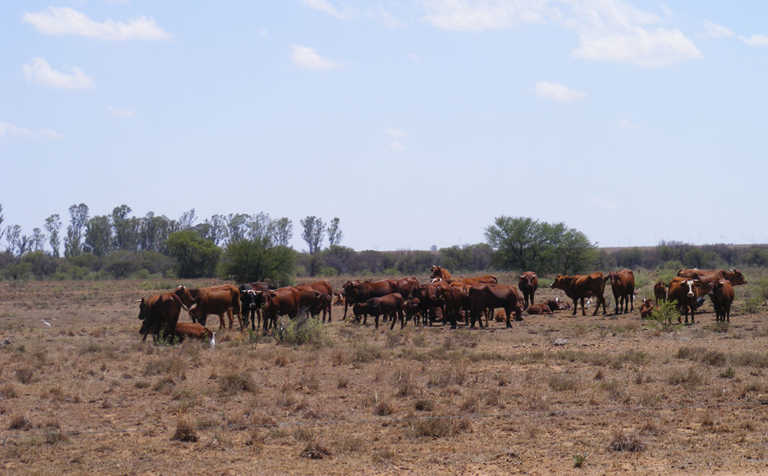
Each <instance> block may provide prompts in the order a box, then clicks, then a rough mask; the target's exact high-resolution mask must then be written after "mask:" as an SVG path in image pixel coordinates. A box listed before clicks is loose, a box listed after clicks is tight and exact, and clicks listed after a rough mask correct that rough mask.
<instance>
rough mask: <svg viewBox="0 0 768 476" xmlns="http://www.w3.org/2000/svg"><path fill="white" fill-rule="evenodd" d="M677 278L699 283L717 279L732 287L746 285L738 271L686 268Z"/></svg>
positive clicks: (733, 269)
mask: <svg viewBox="0 0 768 476" xmlns="http://www.w3.org/2000/svg"><path fill="white" fill-rule="evenodd" d="M677 276H678V277H681V278H689V279H700V280H701V281H705V282H710V281H717V280H718V279H727V280H728V281H730V282H731V285H733V286H739V285H741V284H747V280H746V279H744V275H743V274H742V273H741V271H739V270H738V269H735V268H731V269H698V268H687V269H681V270H679V271H678V272H677Z"/></svg>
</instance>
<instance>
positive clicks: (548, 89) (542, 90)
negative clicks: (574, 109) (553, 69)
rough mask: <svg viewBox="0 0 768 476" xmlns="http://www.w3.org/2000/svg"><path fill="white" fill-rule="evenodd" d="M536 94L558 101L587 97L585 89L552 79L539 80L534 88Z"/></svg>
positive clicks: (572, 100)
mask: <svg viewBox="0 0 768 476" xmlns="http://www.w3.org/2000/svg"><path fill="white" fill-rule="evenodd" d="M534 91H535V92H536V95H537V96H539V97H540V98H545V99H550V100H552V101H557V102H574V101H580V100H582V99H584V98H585V97H587V93H585V92H584V91H577V90H575V89H571V88H569V87H568V86H565V85H564V84H560V83H553V82H550V81H539V82H537V83H536V87H535V88H534Z"/></svg>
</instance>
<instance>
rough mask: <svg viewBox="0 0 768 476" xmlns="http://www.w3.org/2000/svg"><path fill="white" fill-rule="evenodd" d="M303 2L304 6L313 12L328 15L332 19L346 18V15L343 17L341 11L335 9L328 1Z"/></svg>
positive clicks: (306, 0)
mask: <svg viewBox="0 0 768 476" xmlns="http://www.w3.org/2000/svg"><path fill="white" fill-rule="evenodd" d="M303 2H304V5H306V6H308V7H309V8H311V9H313V10H317V11H320V12H323V13H327V14H328V15H331V16H332V17H336V18H344V15H342V13H341V11H339V9H338V8H336V7H334V6H333V4H332V3H331V2H329V1H328V0H303Z"/></svg>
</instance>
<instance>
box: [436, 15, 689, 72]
mask: <svg viewBox="0 0 768 476" xmlns="http://www.w3.org/2000/svg"><path fill="white" fill-rule="evenodd" d="M423 3H424V6H425V9H426V12H427V14H426V16H425V18H426V20H427V21H428V22H429V23H431V24H432V25H433V26H435V27H437V28H441V29H445V30H454V31H486V30H498V29H506V28H512V27H515V26H517V25H520V24H530V23H552V24H557V25H560V26H562V27H564V28H567V29H570V30H573V31H575V32H576V34H577V36H578V38H579V45H578V46H577V47H576V48H575V49H574V50H573V52H572V56H574V57H575V58H579V59H583V60H588V61H610V62H618V63H629V64H634V65H637V66H642V67H661V66H667V65H670V64H674V63H678V62H681V61H685V60H690V59H695V58H700V57H701V56H702V55H701V52H700V51H699V50H698V48H697V47H696V45H695V44H694V43H693V42H692V41H691V40H690V39H689V38H688V37H687V36H685V34H683V33H682V32H681V31H680V30H677V29H674V28H664V27H662V26H660V24H661V22H662V20H661V19H660V18H659V17H658V16H657V15H654V14H652V13H649V12H646V11H643V10H639V9H637V8H634V7H633V6H631V5H630V4H628V3H626V2H625V1H623V0H508V1H501V0H473V1H470V0H423Z"/></svg>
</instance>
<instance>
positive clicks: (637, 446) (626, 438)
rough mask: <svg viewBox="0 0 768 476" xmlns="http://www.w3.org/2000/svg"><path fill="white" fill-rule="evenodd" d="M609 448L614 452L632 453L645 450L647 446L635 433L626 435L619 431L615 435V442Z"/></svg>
mask: <svg viewBox="0 0 768 476" xmlns="http://www.w3.org/2000/svg"><path fill="white" fill-rule="evenodd" d="M609 448H610V449H612V450H613V451H630V452H638V451H643V450H644V449H645V445H644V444H643V442H642V441H640V437H639V436H638V435H636V434H634V433H632V434H630V435H625V434H624V432H622V431H618V432H616V433H614V435H613V440H612V441H611V444H610V445H609Z"/></svg>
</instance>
